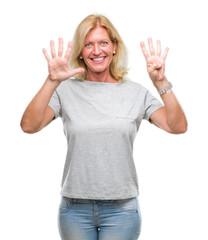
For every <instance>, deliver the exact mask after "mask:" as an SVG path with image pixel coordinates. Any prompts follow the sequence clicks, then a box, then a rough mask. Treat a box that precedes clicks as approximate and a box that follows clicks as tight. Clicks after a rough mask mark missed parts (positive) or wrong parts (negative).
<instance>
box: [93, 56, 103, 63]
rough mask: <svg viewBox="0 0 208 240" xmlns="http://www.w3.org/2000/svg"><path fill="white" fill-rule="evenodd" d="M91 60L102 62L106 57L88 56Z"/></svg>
mask: <svg viewBox="0 0 208 240" xmlns="http://www.w3.org/2000/svg"><path fill="white" fill-rule="evenodd" d="M90 59H91V61H93V62H95V63H102V62H104V61H105V59H106V57H100V58H90Z"/></svg>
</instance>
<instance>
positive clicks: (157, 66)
mask: <svg viewBox="0 0 208 240" xmlns="http://www.w3.org/2000/svg"><path fill="white" fill-rule="evenodd" d="M147 68H148V72H149V73H151V72H154V71H155V70H159V69H160V68H161V64H156V63H153V64H148V65H147Z"/></svg>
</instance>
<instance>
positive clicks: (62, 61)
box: [43, 38, 85, 82]
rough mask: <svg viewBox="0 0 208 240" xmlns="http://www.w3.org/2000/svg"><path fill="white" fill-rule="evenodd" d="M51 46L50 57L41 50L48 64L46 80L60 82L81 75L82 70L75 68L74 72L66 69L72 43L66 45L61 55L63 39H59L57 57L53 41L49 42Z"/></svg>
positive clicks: (44, 50)
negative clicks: (64, 51)
mask: <svg viewBox="0 0 208 240" xmlns="http://www.w3.org/2000/svg"><path fill="white" fill-rule="evenodd" d="M50 46H51V56H52V58H51V57H50V56H49V54H48V53H47V51H46V49H45V48H43V54H44V56H45V58H46V60H47V62H48V71H49V76H48V78H49V79H50V80H53V81H58V82H62V81H64V80H66V79H68V78H70V77H72V76H74V75H76V74H80V73H83V72H84V71H85V69H84V68H77V69H74V70H70V69H69V67H68V63H69V57H70V54H71V50H72V42H69V43H68V47H67V50H66V53H65V55H64V57H63V56H62V55H63V38H59V46H58V56H57V55H56V51H55V46H54V41H53V40H51V41H50Z"/></svg>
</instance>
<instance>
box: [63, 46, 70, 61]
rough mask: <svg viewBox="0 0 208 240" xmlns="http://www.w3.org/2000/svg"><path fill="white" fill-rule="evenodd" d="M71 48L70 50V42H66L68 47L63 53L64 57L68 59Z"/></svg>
mask: <svg viewBox="0 0 208 240" xmlns="http://www.w3.org/2000/svg"><path fill="white" fill-rule="evenodd" d="M71 50H72V42H68V47H67V49H66V53H65V55H64V58H66V59H67V60H69V57H70V54H71Z"/></svg>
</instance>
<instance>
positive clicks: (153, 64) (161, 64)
mask: <svg viewBox="0 0 208 240" xmlns="http://www.w3.org/2000/svg"><path fill="white" fill-rule="evenodd" d="M148 44H149V52H150V54H149V53H148V51H147V49H146V47H145V44H144V42H141V43H140V46H141V49H142V52H143V55H144V57H145V59H146V63H147V71H148V74H149V76H150V78H151V80H152V82H153V84H154V86H155V87H156V88H157V89H161V88H163V86H164V84H166V83H167V79H166V77H165V59H166V57H167V55H168V50H169V49H168V48H167V47H166V48H165V50H164V53H163V54H162V56H161V42H160V40H158V41H157V49H156V53H155V49H154V45H153V42H152V38H148ZM166 85H167V84H166Z"/></svg>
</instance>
